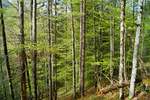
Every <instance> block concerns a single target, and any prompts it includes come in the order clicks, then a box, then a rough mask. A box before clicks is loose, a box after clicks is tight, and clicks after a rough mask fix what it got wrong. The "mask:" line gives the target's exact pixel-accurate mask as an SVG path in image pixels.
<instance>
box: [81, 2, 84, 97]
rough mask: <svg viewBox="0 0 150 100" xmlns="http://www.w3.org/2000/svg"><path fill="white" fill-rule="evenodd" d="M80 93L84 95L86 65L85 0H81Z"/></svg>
mask: <svg viewBox="0 0 150 100" xmlns="http://www.w3.org/2000/svg"><path fill="white" fill-rule="evenodd" d="M80 14H81V16H80V93H81V96H84V67H85V0H80Z"/></svg>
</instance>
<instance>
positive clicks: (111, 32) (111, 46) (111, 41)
mask: <svg viewBox="0 0 150 100" xmlns="http://www.w3.org/2000/svg"><path fill="white" fill-rule="evenodd" d="M113 59H114V18H113V17H112V16H111V17H110V79H111V84H113V65H114V64H113V63H114V62H113Z"/></svg>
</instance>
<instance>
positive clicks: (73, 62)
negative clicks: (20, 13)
mask: <svg viewBox="0 0 150 100" xmlns="http://www.w3.org/2000/svg"><path fill="white" fill-rule="evenodd" d="M71 1H72V0H71ZM71 13H73V5H72V2H71ZM71 27H72V30H71V31H72V32H71V33H72V69H73V100H75V99H76V47H75V28H74V16H73V14H71Z"/></svg>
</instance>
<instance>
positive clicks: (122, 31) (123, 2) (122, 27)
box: [119, 0, 126, 99]
mask: <svg viewBox="0 0 150 100" xmlns="http://www.w3.org/2000/svg"><path fill="white" fill-rule="evenodd" d="M125 5H126V0H121V14H120V19H121V23H120V66H119V84H120V85H122V82H123V69H124V67H125V66H124V65H125V57H124V56H125V53H124V52H125V51H124V50H125V49H124V48H125V43H124V42H125V41H124V39H125V37H124V36H125ZM119 98H120V99H122V98H123V89H122V88H120V94H119Z"/></svg>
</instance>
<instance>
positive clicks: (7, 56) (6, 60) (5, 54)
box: [0, 0, 15, 100]
mask: <svg viewBox="0 0 150 100" xmlns="http://www.w3.org/2000/svg"><path fill="white" fill-rule="evenodd" d="M0 8H1V9H3V6H2V0H0ZM1 25H2V26H1V27H2V37H3V47H4V57H5V63H6V67H7V74H8V80H9V87H10V93H11V97H12V100H15V96H14V91H13V84H12V74H11V69H10V64H9V55H8V50H7V39H6V33H5V23H4V18H3V12H1Z"/></svg>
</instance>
